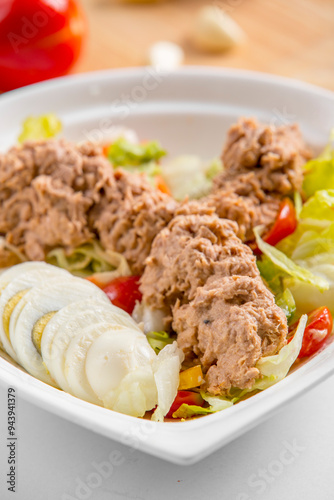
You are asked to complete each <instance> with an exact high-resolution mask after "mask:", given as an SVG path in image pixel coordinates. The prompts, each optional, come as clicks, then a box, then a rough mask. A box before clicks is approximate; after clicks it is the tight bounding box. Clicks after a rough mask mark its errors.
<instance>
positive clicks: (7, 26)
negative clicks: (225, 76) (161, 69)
mask: <svg viewBox="0 0 334 500" xmlns="http://www.w3.org/2000/svg"><path fill="white" fill-rule="evenodd" d="M160 42H169V43H167V44H166V43H160ZM144 64H163V65H166V66H167V67H169V68H170V69H173V68H176V67H177V66H179V65H181V64H190V65H194V64H196V65H198V64H199V65H212V66H221V67H233V68H245V69H251V70H258V71H264V72H269V73H275V74H279V75H284V76H291V77H294V78H298V79H301V80H305V81H308V82H311V83H315V84H318V85H321V86H323V87H327V88H330V89H332V90H334V1H333V0H293V1H291V0H211V1H208V0H146V1H145V0H81V1H80V2H79V1H77V0H29V1H27V0H0V90H2V91H5V90H10V89H12V88H16V87H19V86H22V85H27V84H29V83H32V82H34V81H38V80H42V79H47V78H51V77H54V76H58V75H61V74H65V73H67V72H69V71H70V72H72V73H73V72H85V71H93V70H100V69H106V68H119V67H128V66H140V65H144Z"/></svg>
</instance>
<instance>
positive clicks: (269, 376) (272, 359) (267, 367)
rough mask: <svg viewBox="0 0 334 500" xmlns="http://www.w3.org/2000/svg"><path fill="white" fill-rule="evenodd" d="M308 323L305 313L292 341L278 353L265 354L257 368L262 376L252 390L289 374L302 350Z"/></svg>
mask: <svg viewBox="0 0 334 500" xmlns="http://www.w3.org/2000/svg"><path fill="white" fill-rule="evenodd" d="M306 323H307V315H306V314H304V315H303V316H302V317H301V318H300V320H299V323H298V327H297V330H296V333H295V335H294V337H293V339H292V340H291V342H290V343H289V344H287V345H285V346H284V347H282V349H281V350H280V352H279V353H278V354H275V355H274V356H265V357H263V358H260V359H259V361H258V362H257V364H256V368H258V370H259V371H260V373H261V375H262V378H260V379H258V380H257V381H256V382H255V384H254V386H253V387H252V390H254V389H260V390H263V389H266V388H267V387H270V386H271V385H273V384H276V383H277V382H279V381H280V380H283V378H285V377H286V376H287V374H288V372H289V370H290V368H291V366H292V365H293V363H294V362H295V361H296V359H297V357H298V354H299V352H300V349H301V346H302V342H303V336H304V331H305V327H306Z"/></svg>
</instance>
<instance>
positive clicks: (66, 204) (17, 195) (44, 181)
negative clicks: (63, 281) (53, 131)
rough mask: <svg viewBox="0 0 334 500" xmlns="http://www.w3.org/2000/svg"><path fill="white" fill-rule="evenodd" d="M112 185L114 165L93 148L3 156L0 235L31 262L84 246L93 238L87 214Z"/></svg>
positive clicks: (15, 151)
mask: <svg viewBox="0 0 334 500" xmlns="http://www.w3.org/2000/svg"><path fill="white" fill-rule="evenodd" d="M112 183H113V174H112V171H111V168H110V165H109V164H108V162H107V161H106V160H105V159H104V158H103V157H102V156H101V151H100V149H99V148H97V147H95V146H93V145H90V144H84V145H81V146H80V145H74V144H71V143H68V142H66V141H64V140H61V141H40V142H26V143H25V144H24V145H23V146H17V147H14V148H12V149H11V150H10V151H9V152H8V153H7V154H6V155H1V156H0V203H1V207H2V210H1V213H0V233H1V234H4V235H5V237H6V240H7V241H8V242H10V243H11V244H13V245H15V246H17V247H18V248H19V249H20V250H21V251H22V252H23V253H24V254H25V255H26V256H27V257H28V258H29V259H30V260H43V259H44V258H45V254H46V252H47V251H48V249H50V248H54V247H56V246H63V247H67V246H68V247H75V246H78V245H80V244H82V243H85V242H87V241H89V240H91V239H92V238H93V236H94V235H93V233H92V232H91V230H90V228H89V227H88V224H87V219H88V212H89V210H90V208H91V207H92V205H93V204H94V203H95V202H96V201H98V200H99V199H100V196H101V190H102V187H103V186H105V185H107V184H112ZM2 257H3V258H4V257H5V255H3V256H2ZM8 264H10V262H8Z"/></svg>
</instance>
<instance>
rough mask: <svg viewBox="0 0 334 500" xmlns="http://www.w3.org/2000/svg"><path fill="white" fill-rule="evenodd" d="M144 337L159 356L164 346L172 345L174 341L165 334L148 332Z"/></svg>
mask: <svg viewBox="0 0 334 500" xmlns="http://www.w3.org/2000/svg"><path fill="white" fill-rule="evenodd" d="M146 337H147V340H148V343H149V344H150V346H151V347H152V349H154V351H155V353H156V354H159V352H160V351H161V350H162V349H163V348H164V347H166V345H168V344H172V343H173V342H174V341H175V339H172V338H171V337H170V336H169V334H168V333H167V332H149V333H147V334H146Z"/></svg>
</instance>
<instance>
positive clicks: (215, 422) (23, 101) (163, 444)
mask: <svg viewBox="0 0 334 500" xmlns="http://www.w3.org/2000/svg"><path fill="white" fill-rule="evenodd" d="M51 111H53V112H56V113H57V114H58V115H59V116H60V118H61V120H62V122H63V124H64V135H65V137H67V138H69V139H73V140H82V139H85V138H92V137H97V138H99V137H101V134H103V133H105V132H106V130H107V129H109V128H110V127H112V126H115V125H122V126H128V127H131V128H134V129H135V130H137V132H138V134H139V137H140V138H150V139H159V140H160V141H161V142H162V144H163V145H164V146H165V147H166V148H167V150H168V151H169V152H170V154H171V155H175V154H180V153H195V154H199V155H201V156H203V157H207V158H211V157H213V156H215V155H218V154H219V153H220V151H221V147H222V143H223V140H224V136H225V133H226V130H227V128H228V126H229V125H230V124H231V123H233V122H234V121H235V120H237V118H238V117H239V116H241V115H246V116H256V117H257V118H259V119H260V120H264V121H266V122H271V123H273V124H276V125H278V124H281V123H287V122H291V121H296V122H298V123H299V124H300V126H301V129H302V132H303V134H304V136H305V138H306V140H307V141H308V142H309V143H310V144H311V145H312V146H314V147H316V148H318V147H319V148H320V147H322V146H323V145H324V144H325V143H326V141H327V138H328V134H329V130H330V128H331V127H332V126H333V125H334V95H333V94H332V93H330V92H327V91H325V90H322V89H319V88H316V87H313V86H310V85H306V84H304V83H300V82H296V81H292V80H287V79H283V78H277V77H273V76H268V75H263V74H256V73H250V72H240V71H234V70H233V71H232V70H231V71H228V70H217V69H208V68H205V69H204V68H187V69H182V70H180V71H178V72H176V73H173V74H161V73H157V72H156V71H153V70H152V69H151V70H149V69H142V70H122V71H108V72H101V73H91V74H88V75H80V76H72V77H67V78H61V79H58V80H53V81H50V82H47V83H44V84H39V85H35V86H32V87H30V88H26V89H23V90H19V91H15V92H12V93H9V94H5V95H3V96H1V97H0V116H1V118H2V119H1V123H0V149H1V150H6V149H7V148H8V147H9V146H10V145H12V144H14V143H15V141H16V138H17V136H18V133H19V129H20V124H21V123H22V120H23V119H24V118H25V117H27V116H28V115H31V114H32V115H38V114H42V113H48V112H51ZM333 353H334V344H333V343H330V344H329V345H328V346H327V347H326V348H325V349H324V350H323V351H322V352H320V353H319V354H318V355H316V356H315V357H313V358H312V359H310V360H309V361H308V362H307V363H305V364H304V365H303V366H301V367H300V368H299V369H298V370H295V371H294V372H293V373H292V374H290V375H289V376H288V377H287V378H286V379H285V380H283V381H282V382H280V383H279V384H277V385H276V386H273V387H271V388H270V389H267V390H266V391H264V392H263V393H261V394H258V395H256V396H254V397H252V398H250V399H248V400H247V401H244V402H242V403H240V404H238V405H236V406H235V407H232V408H230V409H228V410H225V411H223V412H221V413H216V414H213V415H210V416H206V417H203V418H201V419H197V420H192V421H189V422H171V423H154V422H150V421H146V420H141V419H136V418H133V417H129V416H126V415H121V414H118V413H115V412H112V411H110V410H106V409H104V408H100V407H97V406H94V405H91V404H89V403H86V402H84V401H81V400H79V399H77V398H75V397H72V396H70V395H69V394H66V393H64V392H62V391H59V390H57V389H54V388H53V387H49V386H48V385H46V384H44V383H42V382H40V381H38V380H36V379H34V378H33V377H31V376H30V375H28V374H27V373H25V372H23V371H22V370H20V369H19V368H17V367H16V366H14V365H13V364H10V363H9V362H8V361H7V360H5V359H4V358H0V383H1V384H3V385H5V386H13V387H15V388H16V390H17V393H18V396H19V397H22V398H25V399H27V400H28V401H30V402H33V403H36V405H38V406H40V407H42V408H44V409H45V410H48V411H50V412H54V413H56V414H57V415H59V416H62V417H64V418H66V419H68V420H70V421H72V422H75V423H77V424H79V425H82V426H84V427H87V428H88V429H91V430H93V431H95V432H98V433H99V434H102V435H104V436H106V437H110V438H113V439H116V440H118V441H121V442H122V443H125V444H128V445H129V446H133V447H135V448H138V449H140V450H142V451H145V452H148V453H150V454H152V455H156V456H158V457H160V458H162V459H165V460H169V461H172V462H175V463H179V464H191V463H194V462H196V461H198V460H200V459H201V458H203V457H205V456H206V455H208V454H209V453H212V452H213V451H214V450H216V449H218V448H219V447H221V446H223V445H224V444H226V443H228V442H229V441H231V440H232V439H234V438H236V437H237V436H239V435H241V434H242V433H244V432H246V431H247V430H249V429H250V428H252V427H253V426H255V425H257V424H259V423H260V422H261V421H262V420H263V419H264V418H267V417H268V416H269V415H271V414H272V413H273V412H275V411H277V409H278V408H279V407H281V406H282V405H284V404H286V403H288V402H289V401H291V400H292V399H294V398H296V397H297V396H299V395H301V394H303V393H304V392H305V391H306V390H308V389H310V388H311V387H312V386H314V385H316V384H318V383H320V382H321V381H322V380H324V379H325V378H327V377H328V376H329V375H330V374H331V373H333V372H334V356H333Z"/></svg>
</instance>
